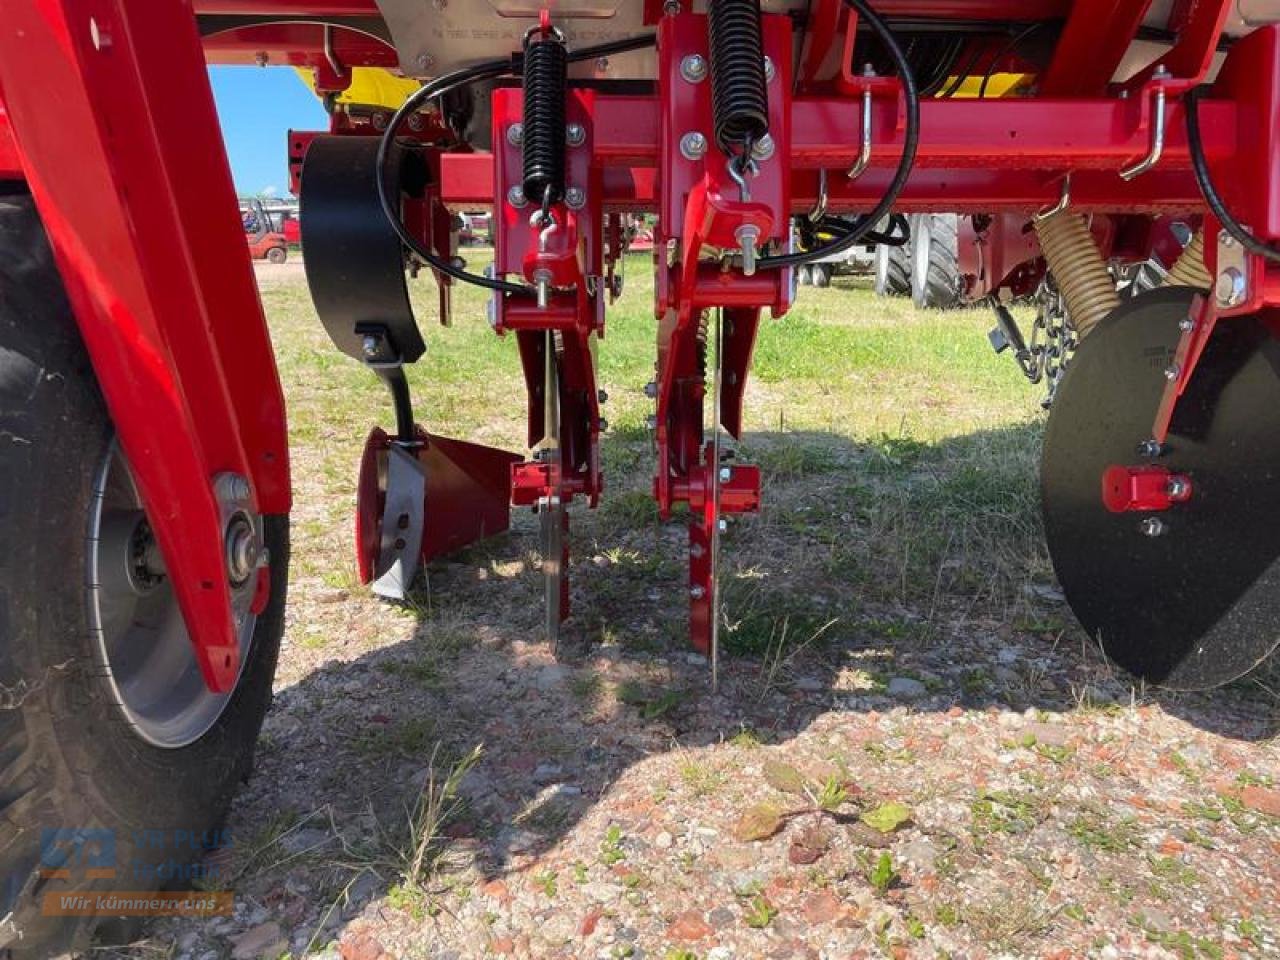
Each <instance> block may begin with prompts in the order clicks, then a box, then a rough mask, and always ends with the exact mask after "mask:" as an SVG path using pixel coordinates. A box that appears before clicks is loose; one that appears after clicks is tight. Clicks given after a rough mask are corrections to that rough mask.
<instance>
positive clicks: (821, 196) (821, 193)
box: [809, 169, 827, 223]
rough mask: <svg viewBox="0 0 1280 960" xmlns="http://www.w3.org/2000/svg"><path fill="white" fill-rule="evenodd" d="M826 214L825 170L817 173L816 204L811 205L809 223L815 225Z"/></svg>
mask: <svg viewBox="0 0 1280 960" xmlns="http://www.w3.org/2000/svg"><path fill="white" fill-rule="evenodd" d="M826 213H827V171H826V170H825V169H823V170H819V171H818V202H817V203H815V204H814V205H813V210H812V211H811V212H810V213H809V222H810V223H817V222H818V221H819V220H821V219H822V218H823V217H824V216H826Z"/></svg>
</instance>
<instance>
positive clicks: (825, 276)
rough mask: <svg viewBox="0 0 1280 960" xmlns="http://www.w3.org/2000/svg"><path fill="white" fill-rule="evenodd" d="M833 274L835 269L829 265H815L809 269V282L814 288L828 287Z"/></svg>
mask: <svg viewBox="0 0 1280 960" xmlns="http://www.w3.org/2000/svg"><path fill="white" fill-rule="evenodd" d="M834 272H835V267H833V266H832V265H831V264H829V263H815V264H813V265H812V266H810V267H809V282H810V283H812V284H813V285H814V286H815V287H829V286H831V274H832V273H834Z"/></svg>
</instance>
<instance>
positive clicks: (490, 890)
mask: <svg viewBox="0 0 1280 960" xmlns="http://www.w3.org/2000/svg"><path fill="white" fill-rule="evenodd" d="M480 892H481V893H482V894H484V895H485V896H486V897H492V898H493V899H494V900H497V901H498V902H499V903H509V902H510V901H511V891H510V890H509V889H507V885H506V883H505V882H503V881H502V880H490V881H489V882H488V883H486V884H484V885H483V886H481V887H480Z"/></svg>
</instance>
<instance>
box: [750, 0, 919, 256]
mask: <svg viewBox="0 0 1280 960" xmlns="http://www.w3.org/2000/svg"><path fill="white" fill-rule="evenodd" d="M844 4H845V6H847V7H852V8H853V9H854V10H856V11H857V12H858V15H859V16H860V17H861V18H862V19H863V20H865V21H866V22H867V23H869V24H870V25H871V27H872V29H874V30H875V32H876V33H877V34H879V35H880V39H881V41H882V42H883V43H884V45H885V48H886V49H887V50H888V51H889V55H890V57H892V58H893V62H894V63H895V64H896V65H897V67H898V79H899V80H901V82H902V92H903V94H904V96H905V98H906V101H907V129H906V133H905V134H904V135H903V140H902V159H901V160H899V161H898V169H897V170H896V171H895V172H894V175H893V179H892V180H891V181H890V182H889V188H888V189H887V190H885V192H884V196H882V197H881V198H880V202H879V203H877V204H876V205H875V207H874V208H873V209H872V210H871V211H870V212H869V213H865V214H863V215H862V216H860V217H858V218H857V219H856V220H854V221H853V225H852V226H851V227H850V229H849V232H848V233H847V234H846V235H845V236H844V237H842V238H840V239H839V240H834V241H832V242H831V243H827V244H823V245H822V246H821V247H816V248H814V249H813V250H806V251H803V252H801V253H785V254H780V255H778V256H773V257H761V258H760V259H759V260H758V261H756V269H757V270H768V269H771V268H772V269H777V268H780V267H798V266H800V265H801V264H805V263H812V262H813V261H814V260H821V259H823V258H824V257H830V256H832V255H834V254H837V253H843V252H844V251H845V250H848V249H850V248H851V247H855V246H857V244H858V241H859V240H861V239H862V237H863V236H864V235H865V234H866V233H868V232H869V231H870V230H872V229H873V228H874V227H875V225H876V224H877V223H879V222H880V220H881V219H882V218H883V217H884V216H885V214H887V213H888V212H889V211H890V210H892V209H893V205H894V204H895V203H897V202H898V196H899V195H900V194H901V193H902V189H903V187H905V186H906V185H907V178H908V177H910V176H911V169H912V167H914V166H915V162H916V148H917V146H919V143H920V94H919V91H918V90H917V89H916V80H915V76H914V75H913V74H912V72H911V64H910V63H908V62H907V57H906V54H904V53H903V52H902V47H900V46H899V45H898V41H897V38H895V37H894V35H893V32H892V31H891V30H890V29H889V26H888V24H886V23H885V22H884V21H883V20H881V19H880V16H879V15H878V14H877V13H876V12H875V11H874V10H872V9H871V7H870V5H869V4H868V3H867V2H866V0H844Z"/></svg>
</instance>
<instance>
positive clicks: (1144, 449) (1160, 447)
mask: <svg viewBox="0 0 1280 960" xmlns="http://www.w3.org/2000/svg"><path fill="white" fill-rule="evenodd" d="M1163 453H1164V444H1163V443H1161V442H1160V441H1159V440H1143V441H1142V442H1141V443H1140V444H1138V456H1140V457H1150V458H1152V459H1155V458H1156V457H1158V456H1160V455H1161V454H1163Z"/></svg>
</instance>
